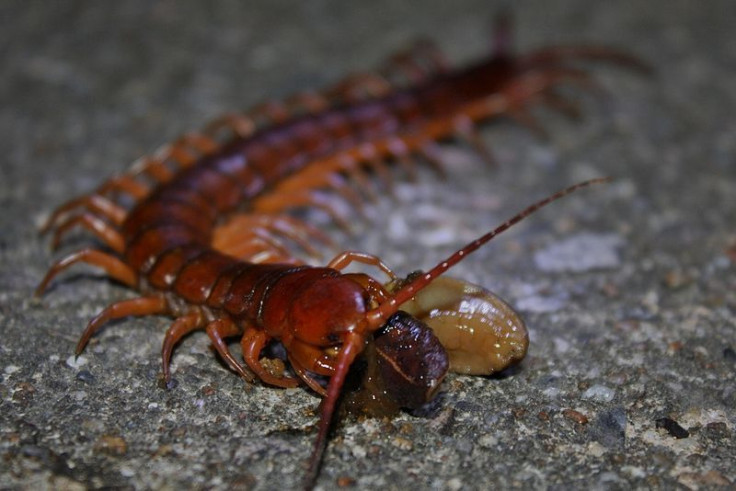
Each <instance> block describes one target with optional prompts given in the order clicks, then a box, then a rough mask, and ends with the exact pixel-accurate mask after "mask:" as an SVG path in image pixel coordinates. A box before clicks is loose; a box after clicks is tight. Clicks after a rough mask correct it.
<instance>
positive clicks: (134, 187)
mask: <svg viewBox="0 0 736 491" xmlns="http://www.w3.org/2000/svg"><path fill="white" fill-rule="evenodd" d="M149 191H150V189H149V188H148V186H146V185H145V184H143V183H141V182H138V181H136V180H135V179H134V178H133V177H132V176H127V175H122V176H117V177H113V178H112V179H110V180H109V181H107V182H106V183H104V184H103V185H102V186H100V188H99V189H98V190H97V193H98V194H106V193H110V192H122V193H125V194H128V195H129V196H131V197H132V198H133V199H135V200H136V201H140V200H142V199H143V198H145V197H146V196H148V193H149Z"/></svg>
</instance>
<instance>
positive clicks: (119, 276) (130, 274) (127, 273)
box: [35, 248, 138, 297]
mask: <svg viewBox="0 0 736 491" xmlns="http://www.w3.org/2000/svg"><path fill="white" fill-rule="evenodd" d="M76 263H86V264H90V265H92V266H97V267H99V268H102V269H103V270H105V272H106V273H107V274H108V275H110V276H111V277H112V278H114V279H116V280H118V281H119V282H121V283H123V284H125V285H128V286H130V287H135V286H136V284H137V282H138V275H137V274H136V272H135V271H134V270H133V269H131V267H130V266H128V265H127V264H125V263H124V262H123V261H121V260H120V259H118V258H117V257H115V256H111V255H110V254H106V253H104V252H102V251H99V250H97V249H92V248H86V249H82V250H81V251H77V252H73V253H71V254H69V255H68V256H64V257H63V258H61V259H59V260H58V261H56V262H55V263H54V265H53V266H51V268H49V270H48V272H47V273H46V276H44V278H43V280H42V281H41V283H40V284H39V285H38V288H36V292H35V295H36V297H40V296H41V295H42V294H43V292H44V291H45V290H46V288H47V287H48V285H49V283H50V282H51V280H53V279H54V278H55V277H56V275H58V274H59V273H61V272H62V271H64V270H65V269H67V268H69V267H70V266H71V265H72V264H76Z"/></svg>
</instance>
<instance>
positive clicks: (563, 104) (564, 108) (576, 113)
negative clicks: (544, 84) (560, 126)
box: [541, 92, 582, 121]
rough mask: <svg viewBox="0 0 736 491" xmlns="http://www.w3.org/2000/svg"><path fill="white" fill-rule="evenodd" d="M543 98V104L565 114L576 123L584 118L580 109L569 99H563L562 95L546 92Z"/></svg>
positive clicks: (542, 95)
mask: <svg viewBox="0 0 736 491" xmlns="http://www.w3.org/2000/svg"><path fill="white" fill-rule="evenodd" d="M541 97H542V102H544V103H545V104H546V105H548V106H549V107H551V108H552V109H555V110H557V111H559V112H561V113H563V114H564V115H565V116H567V117H568V118H570V119H572V120H576V121H578V120H580V119H581V118H582V114H581V112H580V107H579V106H578V105H577V104H576V103H574V102H572V101H570V100H569V99H567V98H565V97H562V96H561V95H559V94H556V93H554V92H544V93H543V94H541Z"/></svg>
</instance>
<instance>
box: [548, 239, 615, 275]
mask: <svg viewBox="0 0 736 491" xmlns="http://www.w3.org/2000/svg"><path fill="white" fill-rule="evenodd" d="M622 244H623V239H622V238H621V237H620V236H619V235H618V234H591V233H580V234H577V235H575V236H573V237H570V238H568V239H565V240H561V241H559V242H555V243H554V244H551V245H549V246H547V247H546V248H544V249H542V250H540V251H537V252H536V253H535V254H534V263H535V264H536V266H537V267H538V268H539V269H541V270H542V271H547V272H564V271H571V272H575V273H580V272H583V271H590V270H593V269H612V268H617V267H619V266H620V265H621V259H620V257H619V254H618V251H617V249H618V248H619V247H621V246H622Z"/></svg>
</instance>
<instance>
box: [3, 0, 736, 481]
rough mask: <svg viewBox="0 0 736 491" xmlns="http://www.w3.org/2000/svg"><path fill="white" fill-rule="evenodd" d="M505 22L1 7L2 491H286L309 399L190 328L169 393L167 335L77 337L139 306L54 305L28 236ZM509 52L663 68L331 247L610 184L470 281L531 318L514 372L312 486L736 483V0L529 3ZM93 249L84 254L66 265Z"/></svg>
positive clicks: (405, 8) (400, 243) (326, 5)
mask: <svg viewBox="0 0 736 491" xmlns="http://www.w3.org/2000/svg"><path fill="white" fill-rule="evenodd" d="M503 3H504V2H489V1H471V0H463V1H455V2H444V1H440V0H436V1H434V0H433V1H425V2H397V1H372V2H339V1H322V2H302V3H297V2H293V3H291V2H281V1H278V2H269V3H266V2H263V3H261V4H259V5H247V4H246V3H241V2H235V1H233V2H214V3H205V2H170V1H159V2H146V1H132V2H120V3H116V4H113V3H109V2H78V1H67V2H22V1H6V2H3V3H2V5H0V24H1V25H2V28H1V29H0V46H2V48H0V56H2V70H3V75H2V78H1V79H0V99H1V100H2V104H0V135H2V137H0V155H2V156H3V157H2V160H0V166H1V168H2V179H1V180H0V203H2V214H0V230H1V232H0V234H1V235H0V261H1V266H0V329H1V333H2V335H1V336H0V401H1V402H0V404H1V406H0V487H2V488H26V489H30V488H34V489H35V488H43V487H46V488H64V489H66V488H69V489H75V488H76V489H82V488H85V487H90V488H100V487H121V488H141V489H146V488H178V487H186V488H215V489H225V488H246V489H247V488H254V489H276V488H279V489H280V488H292V487H297V486H298V484H299V481H300V478H301V476H302V474H303V466H304V462H305V460H306V459H307V457H308V455H309V453H310V450H311V445H312V442H313V439H314V436H315V428H314V423H315V421H316V418H315V409H316V407H317V403H318V400H317V398H315V397H314V396H313V395H311V394H310V393H309V392H307V391H306V390H302V389H296V390H277V389H272V388H267V387H262V386H256V387H245V386H244V384H243V383H242V381H241V380H240V379H239V378H238V377H237V376H235V375H234V374H232V373H231V372H229V371H228V370H227V369H226V368H225V367H224V366H223V365H222V363H220V362H219V361H218V360H217V359H216V357H215V356H214V355H213V353H212V350H211V348H210V344H209V342H208V340H207V339H206V337H205V336H204V335H202V334H201V333H198V334H195V335H192V336H190V337H189V338H187V339H186V340H185V341H184V342H183V343H182V344H181V345H180V346H179V347H178V349H177V351H176V352H175V355H174V362H173V369H174V377H175V378H176V380H177V382H178V385H177V387H176V388H174V389H172V390H163V389H162V388H160V386H159V372H160V368H159V359H158V358H159V349H160V343H161V339H162V331H163V329H164V328H165V326H167V325H168V321H167V320H166V319H162V318H145V319H140V320H128V321H125V322H120V323H118V324H116V325H114V326H110V327H109V328H107V329H105V330H104V331H103V332H102V333H101V334H100V335H98V336H96V337H95V338H94V340H93V343H92V344H91V345H90V346H89V347H88V349H87V350H86V351H85V353H84V355H83V356H81V357H80V358H79V359H78V360H76V361H75V360H74V358H73V357H72V356H71V354H72V351H73V346H74V343H75V341H76V336H77V335H78V334H79V332H80V330H81V328H82V327H83V325H84V324H85V323H86V321H87V320H88V319H89V318H90V316H91V315H93V314H94V313H95V312H97V311H99V310H100V309H101V308H102V307H103V306H105V305H107V304H110V303H111V302H113V301H115V300H119V299H122V298H129V297H130V296H131V295H132V293H131V292H129V291H127V290H126V289H124V288H121V287H120V286H117V285H115V284H113V283H111V282H109V281H106V280H104V279H102V278H100V275H99V274H98V273H97V272H95V271H94V270H92V269H85V268H78V269H74V272H70V273H69V274H66V275H64V276H63V278H60V279H59V281H57V282H55V283H54V286H53V288H52V289H51V291H50V292H49V293H48V294H47V295H46V296H45V297H44V298H43V299H41V300H40V301H35V300H32V298H31V295H32V290H33V288H34V287H35V285H36V284H37V282H38V281H39V279H40V278H41V277H42V275H43V273H44V271H45V270H46V268H47V267H48V265H49V264H50V262H51V261H52V258H54V257H58V256H57V254H53V253H51V252H50V251H49V248H48V240H47V239H45V238H41V237H39V236H38V233H37V226H38V224H39V223H40V221H41V220H42V218H43V217H45V216H47V214H48V213H49V211H50V210H51V209H52V208H53V207H54V206H56V205H58V204H60V203H62V202H63V201H65V200H67V199H69V198H70V197H73V196H75V195H78V194H80V193H83V192H86V191H89V190H90V189H92V188H93V187H94V186H95V185H96V184H97V183H100V182H102V181H103V180H104V179H105V178H106V177H108V176H110V175H112V174H114V173H116V172H119V171H120V170H122V169H124V168H125V166H126V164H127V163H128V162H131V161H132V160H133V159H135V158H136V157H138V156H140V155H142V154H144V153H146V152H150V151H151V150H152V149H154V148H156V147H157V146H158V145H159V144H161V143H163V142H166V141H169V140H171V139H172V138H174V137H175V136H176V135H178V134H180V133H182V132H184V131H186V130H191V129H196V128H198V127H200V126H201V125H202V124H203V123H204V122H205V121H207V120H209V119H212V118H213V117H215V116H216V115H218V114H219V113H222V112H225V111H229V110H233V109H237V108H245V107H248V106H251V105H253V104H255V103H257V102H260V101H263V100H264V99H267V98H277V99H278V98H282V97H284V96H286V95H287V94H290V93H293V92H295V91H297V90H300V89H308V88H315V87H320V86H325V85H326V84H328V83H331V82H334V81H336V80H338V79H339V78H340V77H341V76H344V75H345V74H346V73H348V72H351V71H356V70H364V69H368V68H371V67H374V66H376V65H377V64H378V63H379V62H380V60H382V59H383V58H385V56H386V55H388V54H390V53H392V52H394V51H396V50H397V49H398V48H400V47H401V46H405V45H406V44H407V43H408V42H409V41H410V40H411V39H413V38H416V37H420V36H424V37H430V38H433V39H435V40H437V42H438V43H439V44H440V45H441V46H442V47H443V48H444V49H445V51H447V53H448V54H449V56H450V57H451V58H452V59H454V60H467V59H469V58H472V57H473V56H479V55H480V54H482V53H483V52H484V49H485V48H486V46H485V43H486V37H487V35H488V24H489V22H488V19H490V18H491V16H492V14H493V13H494V12H495V11H496V10H497V9H498V8H499V6H500V5H501V4H503ZM513 7H514V14H515V19H516V30H517V33H518V38H517V39H518V45H519V48H520V49H523V50H527V49H530V48H532V47H539V46H545V45H550V44H559V43H577V42H589V43H602V44H608V45H612V46H615V47H617V48H620V49H622V50H625V51H627V52H632V53H636V54H637V55H639V56H640V57H641V58H642V59H644V60H646V61H647V62H648V63H650V64H651V65H652V67H653V69H654V72H655V74H654V75H653V76H652V77H649V78H646V77H640V76H636V75H633V74H631V73H627V72H626V71H625V70H620V69H616V68H612V67H603V66H586V69H587V70H590V71H591V72H592V73H594V74H595V76H596V79H598V80H600V81H601V83H602V84H603V85H604V87H605V88H606V89H607V91H608V93H609V95H608V96H607V97H606V98H604V99H600V98H596V97H594V96H591V95H590V94H581V91H580V90H577V89H574V88H573V89H571V90H569V92H568V93H569V94H571V95H572V96H573V97H576V98H579V99H580V100H581V101H582V104H583V113H584V117H583V119H582V120H581V121H579V122H574V121H569V120H567V119H565V118H564V117H561V116H560V115H558V114H554V113H552V112H549V111H539V112H537V111H535V114H536V115H538V116H539V119H540V122H541V124H542V125H543V126H544V127H545V128H546V129H547V131H548V138H547V139H540V138H539V137H537V136H536V135H534V134H531V133H530V132H529V131H527V130H526V129H524V128H522V127H520V126H518V125H515V124H511V123H509V122H504V123H499V124H494V125H490V126H488V127H486V129H484V131H483V137H484V139H485V140H487V142H488V143H489V144H490V145H491V146H492V147H493V149H494V152H495V155H496V157H497V160H498V162H499V166H498V168H497V169H494V170H488V168H487V167H484V166H483V164H482V163H481V162H479V161H478V159H477V157H476V156H475V155H474V154H473V153H472V152H469V151H468V150H466V149H465V148H464V147H462V146H459V145H454V144H451V145H447V146H446V147H444V148H445V152H446V160H447V161H448V163H449V165H448V167H449V168H450V178H449V179H448V180H447V181H439V180H437V179H436V178H435V177H433V176H432V175H431V173H430V172H426V173H425V175H424V176H423V179H422V180H421V181H420V182H419V183H418V184H404V183H402V184H401V185H400V186H399V189H398V191H399V192H398V198H397V199H396V200H393V201H392V200H390V199H389V198H385V199H381V200H380V201H379V202H378V203H376V204H375V205H371V206H370V207H369V209H368V213H369V215H371V217H372V219H373V220H372V221H370V222H359V223H356V224H355V229H356V232H357V233H356V235H355V237H352V238H346V237H345V236H344V235H341V234H340V232H338V231H335V232H334V234H333V237H335V238H336V240H337V241H338V242H340V243H341V244H346V247H352V248H360V249H363V250H366V251H370V252H373V253H376V254H378V255H381V256H383V257H384V258H385V259H386V261H387V262H388V263H389V264H391V265H393V266H394V267H395V268H396V269H397V270H399V271H400V272H402V273H406V272H408V271H411V270H413V269H416V268H421V267H425V268H426V267H428V266H430V265H431V264H432V263H433V262H434V261H436V260H438V259H439V258H441V257H444V256H445V255H446V254H447V253H449V252H450V251H451V250H453V248H455V247H457V246H458V245H460V244H462V243H464V242H465V241H467V240H469V239H471V238H473V237H475V236H476V235H478V234H479V233H480V232H482V231H484V230H487V229H489V228H490V227H492V226H494V225H496V224H498V223H500V222H501V221H503V220H504V219H505V218H507V217H508V216H510V215H511V214H512V213H514V212H515V211H517V210H519V209H520V208H522V207H523V206H525V205H526V204H528V203H530V202H531V201H533V200H535V199H537V198H540V197H542V196H544V195H546V194H549V193H550V192H552V191H554V190H557V189H559V188H561V187H563V186H565V185H567V184H570V183H572V182H575V181H578V180H581V179H583V178H587V177H590V176H594V175H614V176H617V178H618V179H617V180H616V182H615V183H614V184H611V185H608V186H605V187H601V188H598V189H595V190H589V191H585V192H580V193H579V194H577V195H575V196H572V197H570V198H567V199H566V200H565V201H562V202H559V203H557V204H555V205H554V206H553V207H551V208H548V209H547V210H545V211H543V212H541V213H539V214H537V215H536V216H535V217H533V218H531V219H529V220H527V222H526V223H525V224H523V225H520V226H519V227H517V228H516V229H515V230H513V231H510V232H508V233H507V234H506V235H505V236H504V237H502V238H499V239H498V240H496V241H495V244H493V245H491V246H489V247H486V248H485V249H483V250H482V251H480V252H478V253H476V254H475V255H473V256H472V257H471V258H469V259H468V260H467V261H466V262H465V263H463V264H461V265H460V266H458V267H457V268H456V269H455V271H454V272H453V274H454V276H456V277H463V278H467V279H469V280H472V281H474V282H477V283H479V284H482V285H485V286H486V287H488V288H490V289H492V290H493V291H495V292H496V293H498V294H499V295H501V296H503V297H505V298H506V299H507V300H508V301H509V302H510V303H511V304H512V305H515V306H516V308H518V309H519V310H520V312H521V313H522V314H523V315H524V317H525V318H526V320H527V323H528V326H529V328H530V331H531V340H532V344H531V350H530V352H529V355H528V357H527V358H526V360H525V361H524V362H523V364H522V365H521V366H520V367H518V368H516V369H514V370H512V371H510V372H509V373H507V374H504V375H503V376H499V377H491V378H484V377H465V376H450V377H448V380H447V381H446V382H445V385H444V389H443V393H442V394H441V395H440V397H439V399H438V401H437V403H436V404H435V405H433V406H432V407H430V408H428V410H427V411H425V413H426V414H425V417H414V416H411V415H408V414H403V415H401V416H400V417H397V418H395V419H392V420H374V419H368V420H364V421H353V420H347V421H344V422H343V423H342V424H341V425H340V426H339V427H338V428H337V429H336V431H335V432H334V436H333V437H332V439H331V442H330V446H329V448H328V451H327V454H326V456H325V461H324V466H323V470H322V473H321V477H320V480H319V486H320V487H322V488H324V489H332V488H336V487H338V486H340V485H343V486H347V485H350V484H353V485H354V486H355V487H357V488H361V489H379V488H380V489H427V488H430V489H489V488H499V489H506V488H525V489H527V488H549V489H569V488H599V489H624V488H626V489H628V488H630V487H635V488H655V489H656V488H669V489H671V488H676V487H680V488H686V489H715V488H721V487H723V488H726V487H731V488H733V486H734V483H736V466H735V465H734V462H736V442H735V440H734V431H735V428H734V425H735V424H736V412H735V411H734V407H736V384H735V383H734V381H735V379H736V315H735V313H736V265H735V263H736V227H734V224H735V223H736V192H734V186H735V185H736V162H735V160H736V143H735V142H736V138H734V135H736V118H734V113H735V112H736V88H735V87H734V80H736V38H734V36H733V34H732V29H733V26H734V25H736V9H734V7H733V4H732V2H730V1H727V0H726V1H711V2H707V3H706V2H691V1H684V0H682V1H671V0H670V1H663V0H656V1H649V2H638V1H626V2H615V3H614V2H607V3H603V2H589V1H585V0H566V1H555V2H547V1H521V2H514V3H513ZM88 243H89V238H88V237H87V236H85V235H84V234H77V235H72V236H70V237H69V239H68V240H67V241H65V244H64V247H63V249H64V250H65V251H71V250H74V249H76V248H79V247H81V246H82V245H84V244H88Z"/></svg>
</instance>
